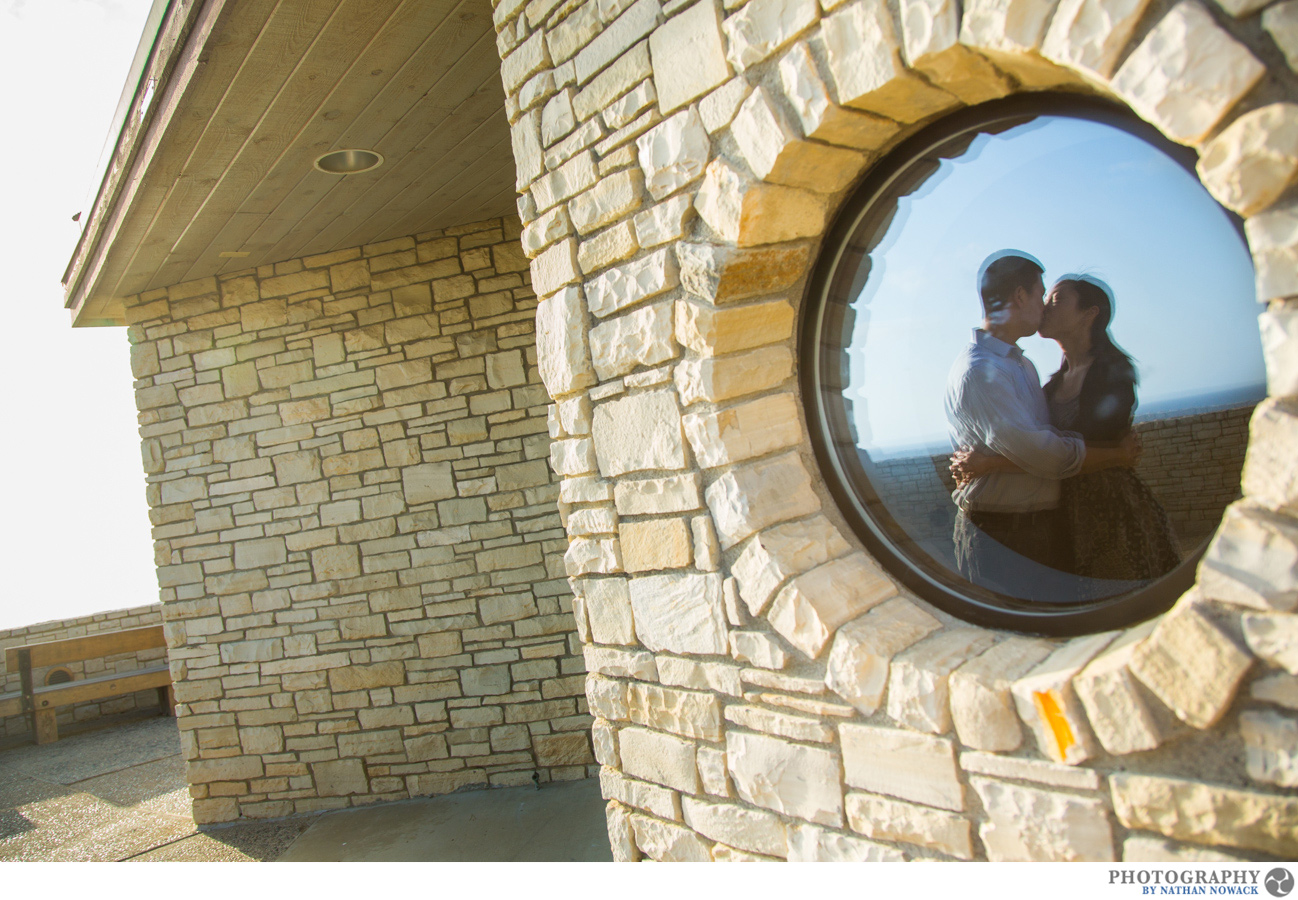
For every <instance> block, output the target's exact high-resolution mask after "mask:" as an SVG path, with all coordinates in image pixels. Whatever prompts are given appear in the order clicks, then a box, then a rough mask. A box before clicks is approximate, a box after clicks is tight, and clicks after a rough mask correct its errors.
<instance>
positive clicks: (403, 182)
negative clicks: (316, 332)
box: [64, 0, 514, 325]
mask: <svg viewBox="0 0 1298 900" xmlns="http://www.w3.org/2000/svg"><path fill="white" fill-rule="evenodd" d="M347 148H362V149H367V150H374V151H377V152H378V153H380V154H382V156H383V157H384V160H385V161H384V163H383V165H381V166H379V167H378V168H376V169H373V170H371V171H369V172H363V173H359V174H354V175H331V174H326V173H324V172H320V171H318V170H316V169H315V168H314V161H315V160H316V159H317V158H318V157H320V156H321V155H322V154H324V153H327V152H329V151H331V150H339V149H347ZM513 211H514V161H513V156H512V154H511V150H510V140H509V126H508V124H507V121H506V117H505V99H504V92H503V90H502V89H501V83H500V60H499V57H498V55H497V52H496V43H495V32H494V29H493V28H492V22H491V8H490V4H489V3H488V0H315V2H312V0H206V2H204V0H180V2H173V3H172V4H171V6H170V7H169V9H168V12H167V15H166V18H165V20H164V21H163V24H162V26H161V30H160V31H159V34H158V37H157V39H156V41H155V44H154V48H153V52H152V55H151V57H150V58H149V61H148V63H147V66H146V68H145V71H144V73H143V75H142V77H141V86H140V89H139V90H137V92H136V96H135V100H134V107H133V108H132V109H131V111H130V114H129V115H128V117H127V120H126V125H125V126H124V127H123V129H122V133H121V136H120V137H119V139H118V141H117V146H116V148H115V150H114V155H113V157H112V160H111V162H110V164H109V167H108V172H107V175H106V176H105V178H104V182H103V185H102V186H101V188H100V191H99V196H98V198H97V200H96V201H95V205H94V207H93V209H92V210H91V212H90V215H89V217H88V220H87V222H86V223H85V225H84V230H83V232H82V236H81V240H80V242H79V243H78V245H77V248H76V251H75V253H74V255H73V257H72V260H71V262H70V263H69V265H68V270H67V273H66V274H65V276H64V287H65V291H66V299H67V306H68V308H69V309H71V310H72V315H73V324H74V325H114V324H123V322H124V319H123V308H122V298H124V297H127V296H130V295H132V294H137V293H141V292H144V291H149V290H153V289H155V288H161V287H167V286H170V285H173V284H178V283H181V282H185V281H191V280H193V279H197V278H203V277H207V276H211V275H220V274H224V273H227V272H236V271H240V270H242V269H247V268H250V267H253V266H259V265H264V264H267V263H275V262H281V261H283V260H287V259H293V258H295V257H300V256H309V255H313V254H319V253H327V252H329V251H332V250H337V249H341V248H344V247H353V246H357V245H360V244H368V243H375V242H378V241H384V240H388V239H391V238H396V237H402V236H405V235H410V234H418V233H420V232H424V231H431V230H434V229H438V228H444V227H448V226H451V225H459V224H463V223H466V222H474V221H480V220H482V219H486V218H491V217H494V216H500V215H506V214H509V213H511V212H513Z"/></svg>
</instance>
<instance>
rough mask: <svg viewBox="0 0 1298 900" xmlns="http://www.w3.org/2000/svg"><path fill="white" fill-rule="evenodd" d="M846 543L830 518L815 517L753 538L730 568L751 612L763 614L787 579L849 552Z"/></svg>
mask: <svg viewBox="0 0 1298 900" xmlns="http://www.w3.org/2000/svg"><path fill="white" fill-rule="evenodd" d="M849 549H850V547H849V546H848V543H847V541H845V540H844V539H843V536H842V535H841V534H839V533H838V529H837V528H835V527H834V526H833V525H832V524H831V523H830V521H829V520H828V519H826V518H825V517H824V516H816V517H815V518H812V519H807V520H806V521H804V522H790V523H789V524H787V525H778V526H776V527H774V528H768V529H767V530H765V531H763V532H761V533H760V534H758V535H757V536H756V537H754V538H753V539H752V540H751V541H750V542H749V543H748V545H747V546H746V547H745V548H744V550H743V552H742V553H740V554H739V558H738V559H737V560H735V562H734V564H733V565H732V566H731V572H732V573H733V574H734V576H735V579H736V581H737V582H738V584H739V593H740V595H741V596H742V597H743V599H744V603H745V605H747V607H748V611H749V612H750V613H752V614H753V615H754V616H758V615H761V614H762V612H763V611H764V610H765V609H766V604H767V603H768V602H769V601H770V599H771V597H772V596H774V595H775V592H776V590H778V589H779V587H780V585H781V584H783V583H784V581H785V580H786V579H789V578H792V577H793V576H795V575H801V574H802V573H803V572H806V571H808V570H809V569H813V568H815V567H816V566H819V565H821V564H823V563H827V562H829V561H830V560H831V559H836V558H837V557H840V556H842V555H844V554H845V553H847V551H848V550H849Z"/></svg>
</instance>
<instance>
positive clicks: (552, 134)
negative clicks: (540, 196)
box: [538, 88, 577, 174]
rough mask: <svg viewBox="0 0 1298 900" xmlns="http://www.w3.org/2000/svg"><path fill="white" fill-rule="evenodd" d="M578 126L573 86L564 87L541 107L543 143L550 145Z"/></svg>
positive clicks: (546, 145)
mask: <svg viewBox="0 0 1298 900" xmlns="http://www.w3.org/2000/svg"><path fill="white" fill-rule="evenodd" d="M576 126H577V118H576V116H574V115H573V112H572V88H564V89H563V90H561V91H559V92H558V93H557V94H555V95H554V96H553V97H551V98H550V99H549V100H548V101H546V104H545V106H543V107H541V143H542V145H543V146H545V147H549V146H550V145H551V144H553V143H555V142H556V141H558V140H560V139H561V138H563V137H564V136H565V135H567V134H568V133H569V132H571V131H572V130H573V128H575V127H576ZM538 174H539V173H538Z"/></svg>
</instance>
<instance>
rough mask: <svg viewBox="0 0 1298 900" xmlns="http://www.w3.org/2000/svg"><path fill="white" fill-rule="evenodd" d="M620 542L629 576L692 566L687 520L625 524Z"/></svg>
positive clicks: (651, 520) (623, 561)
mask: <svg viewBox="0 0 1298 900" xmlns="http://www.w3.org/2000/svg"><path fill="white" fill-rule="evenodd" d="M618 538H619V541H620V543H621V546H622V567H623V568H624V569H625V570H626V571H628V572H651V571H654V570H658V569H680V568H684V567H685V566H688V565H689V564H690V561H691V553H690V532H689V528H688V526H686V524H685V520H684V519H680V518H670V519H648V520H646V521H643V522H622V524H621V526H620V527H619V529H618Z"/></svg>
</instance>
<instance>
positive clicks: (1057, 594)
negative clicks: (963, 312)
mask: <svg viewBox="0 0 1298 900" xmlns="http://www.w3.org/2000/svg"><path fill="white" fill-rule="evenodd" d="M1043 273H1044V268H1043V267H1042V265H1041V263H1040V262H1038V261H1037V260H1036V259H1035V258H1034V257H1032V256H1031V255H1029V254H1027V253H1023V252H1021V251H1018V250H1001V251H998V252H997V253H993V254H992V255H991V256H989V257H987V259H986V260H984V261H983V264H982V266H981V268H980V269H979V274H978V291H979V294H980V295H981V298H982V308H983V323H982V327H981V328H976V329H974V333H973V340H972V341H971V342H970V343H969V344H968V345H967V346H966V347H965V349H964V351H963V352H962V353H961V354H960V355H959V356H958V357H957V358H956V360H955V363H954V364H953V365H952V367H951V372H950V374H949V375H948V376H947V387H946V417H947V424H948V427H949V433H950V435H951V442H952V444H953V446H954V447H956V448H957V449H958V448H961V447H971V448H973V449H975V450H980V451H985V452H989V453H993V454H998V455H1000V456H1003V457H1005V458H1006V459H1007V460H1009V461H1010V462H1012V463H1014V464H1015V465H1016V466H1017V467H1018V468H1019V469H1021V470H1022V471H1014V472H995V473H992V474H988V475H983V476H981V477H977V478H974V479H973V480H972V481H969V482H967V483H964V484H962V485H960V486H958V487H957V488H956V490H955V493H954V494H953V495H952V499H954V501H955V503H956V505H957V506H958V507H959V513H958V514H957V515H956V520H955V530H954V535H953V539H954V542H955V557H956V565H957V566H958V568H959V569H960V572H961V574H963V575H964V576H965V577H966V578H968V579H969V580H970V581H972V582H973V583H975V584H978V585H981V586H983V587H987V588H991V589H993V590H997V591H1000V592H1002V593H1006V594H1010V595H1012V596H1017V597H1025V598H1031V599H1041V600H1052V599H1062V598H1063V594H1064V593H1065V589H1064V587H1063V582H1062V581H1060V573H1059V572H1058V571H1057V570H1059V569H1062V568H1065V567H1066V561H1067V559H1068V548H1067V547H1066V546H1064V541H1065V540H1066V537H1065V536H1064V535H1062V534H1061V533H1060V526H1061V523H1060V522H1059V520H1058V517H1057V516H1056V514H1055V510H1056V507H1057V506H1058V505H1059V482H1060V479H1063V478H1068V477H1070V476H1073V475H1076V474H1077V473H1079V472H1082V471H1093V470H1095V469H1099V468H1106V467H1108V466H1112V465H1134V460H1135V457H1136V456H1138V454H1139V446H1138V444H1136V443H1135V441H1134V439H1133V440H1131V441H1127V442H1125V443H1124V444H1122V445H1121V446H1119V447H1109V448H1099V447H1092V448H1090V449H1089V450H1088V448H1087V446H1086V443H1085V442H1084V441H1083V439H1082V437H1081V436H1080V435H1077V434H1072V433H1067V432H1060V431H1058V430H1056V429H1055V428H1053V427H1051V425H1050V416H1049V410H1048V408H1047V406H1046V397H1045V394H1044V392H1043V391H1042V389H1041V378H1040V376H1039V375H1038V374H1037V369H1036V367H1035V366H1034V365H1033V364H1032V362H1031V360H1029V359H1027V358H1026V357H1025V356H1024V355H1023V351H1022V350H1020V349H1019V346H1018V342H1019V340H1021V339H1022V338H1025V337H1028V336H1030V335H1033V334H1035V333H1036V331H1037V328H1038V327H1039V326H1040V325H1041V317H1042V313H1043V311H1044V308H1045V307H1044V303H1043V300H1044V297H1045V284H1044V282H1043V281H1042V277H1041V276H1042V274H1043ZM1029 561H1030V562H1029Z"/></svg>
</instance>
